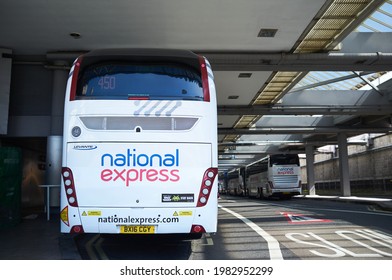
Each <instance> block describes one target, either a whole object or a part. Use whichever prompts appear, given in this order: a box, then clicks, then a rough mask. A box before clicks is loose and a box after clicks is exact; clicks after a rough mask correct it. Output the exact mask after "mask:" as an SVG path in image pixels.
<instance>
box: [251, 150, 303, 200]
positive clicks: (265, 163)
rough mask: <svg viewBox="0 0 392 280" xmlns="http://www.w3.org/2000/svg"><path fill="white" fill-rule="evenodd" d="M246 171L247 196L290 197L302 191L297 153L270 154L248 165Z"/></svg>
mask: <svg viewBox="0 0 392 280" xmlns="http://www.w3.org/2000/svg"><path fill="white" fill-rule="evenodd" d="M246 172H247V193H248V195H249V196H253V197H260V198H261V197H271V196H276V197H291V196H293V195H299V194H301V193H302V192H301V171H300V165H299V158H298V155H295V154H276V155H270V156H267V157H265V158H263V159H261V160H260V161H258V162H256V163H254V164H253V165H251V166H249V167H248V168H247V171H246Z"/></svg>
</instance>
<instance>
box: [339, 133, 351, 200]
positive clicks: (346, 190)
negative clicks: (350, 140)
mask: <svg viewBox="0 0 392 280" xmlns="http://www.w3.org/2000/svg"><path fill="white" fill-rule="evenodd" d="M338 148H339V172H340V193H341V195H342V196H350V195H351V187H350V172H349V166H348V149H347V134H346V133H344V132H341V133H339V134H338Z"/></svg>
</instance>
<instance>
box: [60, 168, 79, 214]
mask: <svg viewBox="0 0 392 280" xmlns="http://www.w3.org/2000/svg"><path fill="white" fill-rule="evenodd" d="M61 174H62V177H63V183H64V188H65V193H66V195H67V201H68V204H69V205H71V206H73V207H78V200H77V199H76V191H75V184H74V178H73V175H72V171H71V169H70V168H68V167H63V168H62V171H61Z"/></svg>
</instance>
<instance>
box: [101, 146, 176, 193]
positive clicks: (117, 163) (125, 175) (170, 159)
mask: <svg viewBox="0 0 392 280" xmlns="http://www.w3.org/2000/svg"><path fill="white" fill-rule="evenodd" d="M179 161H180V151H179V150H178V149H176V150H175V151H174V153H172V154H160V153H159V154H158V153H155V154H143V153H138V151H137V150H136V149H127V150H126V152H125V153H123V154H109V153H107V154H103V155H102V156H101V166H102V167H103V168H104V169H103V170H102V171H101V180H102V181H104V182H123V183H124V184H125V186H126V187H129V186H130V185H131V184H132V183H133V182H177V181H179V180H180V171H179V169H178V167H179Z"/></svg>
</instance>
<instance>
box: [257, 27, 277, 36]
mask: <svg viewBox="0 0 392 280" xmlns="http://www.w3.org/2000/svg"><path fill="white" fill-rule="evenodd" d="M276 32H278V29H273V28H261V29H260V31H259V34H258V35H257V37H262V38H273V37H275V35H276Z"/></svg>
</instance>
